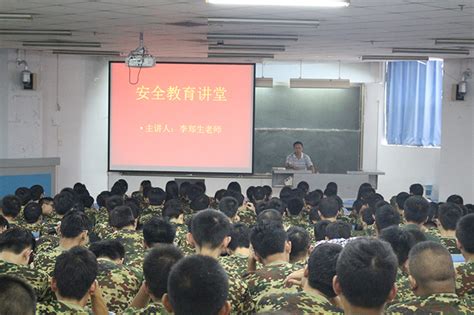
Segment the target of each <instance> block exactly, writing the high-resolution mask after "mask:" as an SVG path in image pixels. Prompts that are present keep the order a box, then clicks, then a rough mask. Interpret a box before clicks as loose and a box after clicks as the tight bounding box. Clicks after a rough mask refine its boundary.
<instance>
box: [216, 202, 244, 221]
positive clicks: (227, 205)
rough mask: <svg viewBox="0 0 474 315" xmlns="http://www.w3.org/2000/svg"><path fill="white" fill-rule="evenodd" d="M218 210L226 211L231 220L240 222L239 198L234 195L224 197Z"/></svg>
mask: <svg viewBox="0 0 474 315" xmlns="http://www.w3.org/2000/svg"><path fill="white" fill-rule="evenodd" d="M218 210H219V211H221V212H222V213H224V214H225V215H226V216H227V217H228V218H229V220H230V221H231V222H234V223H235V222H239V221H240V218H239V216H238V215H237V211H238V210H239V204H238V201H237V199H235V198H234V197H230V196H227V197H223V198H222V199H221V201H220V202H219V206H218Z"/></svg>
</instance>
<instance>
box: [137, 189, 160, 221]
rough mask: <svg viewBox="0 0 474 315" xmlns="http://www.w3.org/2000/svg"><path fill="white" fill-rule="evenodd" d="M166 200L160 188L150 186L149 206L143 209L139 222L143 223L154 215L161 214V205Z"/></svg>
mask: <svg viewBox="0 0 474 315" xmlns="http://www.w3.org/2000/svg"><path fill="white" fill-rule="evenodd" d="M165 201H166V192H165V191H164V190H163V189H161V188H152V189H150V191H149V192H148V202H149V204H150V205H149V206H148V208H146V209H145V210H143V212H142V214H141V217H140V223H141V224H145V223H147V222H148V221H149V220H150V219H151V218H153V217H155V216H161V215H162V211H163V205H164V203H165Z"/></svg>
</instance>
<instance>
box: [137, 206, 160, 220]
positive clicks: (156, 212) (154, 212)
mask: <svg viewBox="0 0 474 315" xmlns="http://www.w3.org/2000/svg"><path fill="white" fill-rule="evenodd" d="M162 213H163V206H152V205H150V206H148V208H146V209H145V210H143V212H142V213H141V215H140V223H141V224H145V223H147V222H148V221H150V219H151V218H153V217H156V216H158V217H161V215H162Z"/></svg>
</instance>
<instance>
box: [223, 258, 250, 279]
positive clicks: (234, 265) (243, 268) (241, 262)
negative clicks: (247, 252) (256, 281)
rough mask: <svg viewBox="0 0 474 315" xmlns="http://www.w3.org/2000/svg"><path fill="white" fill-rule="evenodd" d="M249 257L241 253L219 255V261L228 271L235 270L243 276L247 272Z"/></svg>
mask: <svg viewBox="0 0 474 315" xmlns="http://www.w3.org/2000/svg"><path fill="white" fill-rule="evenodd" d="M247 260H248V257H247V256H244V255H240V254H234V255H230V256H222V257H219V263H220V264H221V266H222V267H223V268H224V270H225V271H227V272H233V273H236V274H238V275H240V276H241V277H243V276H244V275H245V274H246V273H247Z"/></svg>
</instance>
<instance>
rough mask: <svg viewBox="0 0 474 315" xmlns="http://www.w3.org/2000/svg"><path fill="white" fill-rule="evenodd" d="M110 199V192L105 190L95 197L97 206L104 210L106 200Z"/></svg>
mask: <svg viewBox="0 0 474 315" xmlns="http://www.w3.org/2000/svg"><path fill="white" fill-rule="evenodd" d="M108 198H110V192H109V191H107V190H104V191H102V192H101V193H100V194H98V195H97V198H96V200H97V205H98V206H99V208H104V207H105V205H106V201H107V199H108Z"/></svg>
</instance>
